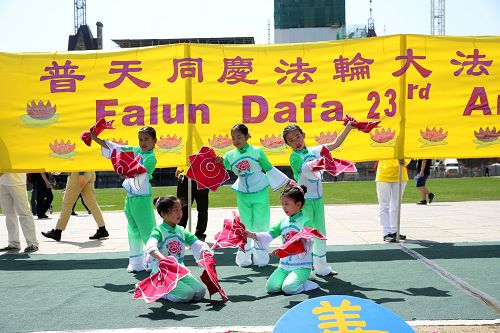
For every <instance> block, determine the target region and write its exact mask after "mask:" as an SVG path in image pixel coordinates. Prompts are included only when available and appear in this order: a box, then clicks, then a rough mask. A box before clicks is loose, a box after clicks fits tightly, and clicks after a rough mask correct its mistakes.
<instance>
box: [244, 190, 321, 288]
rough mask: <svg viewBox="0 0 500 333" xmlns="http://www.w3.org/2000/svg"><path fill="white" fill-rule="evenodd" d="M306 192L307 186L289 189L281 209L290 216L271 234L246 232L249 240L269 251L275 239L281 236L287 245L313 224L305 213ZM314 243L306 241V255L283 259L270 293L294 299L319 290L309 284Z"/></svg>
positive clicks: (270, 278) (280, 222)
mask: <svg viewBox="0 0 500 333" xmlns="http://www.w3.org/2000/svg"><path fill="white" fill-rule="evenodd" d="M306 192H307V188H306V187H305V186H304V185H301V186H290V187H287V188H286V189H285V190H284V191H283V193H282V194H281V198H280V199H281V207H282V208H283V211H284V212H285V214H286V215H287V216H286V217H284V218H282V219H281V220H280V221H279V222H278V223H276V224H275V225H274V226H273V227H272V228H271V230H269V231H268V232H258V233H253V232H250V231H246V233H247V235H248V237H250V238H252V239H255V240H256V241H257V242H258V243H259V244H261V246H263V247H267V246H268V245H269V243H271V241H272V240H273V239H274V238H276V237H278V236H280V235H281V240H282V242H283V244H285V243H286V242H287V240H289V239H290V238H291V237H292V236H293V234H294V232H299V231H300V230H301V229H302V228H303V227H304V226H307V225H308V224H309V219H308V218H307V216H305V215H304V214H303V212H302V206H303V205H304V202H305V199H304V194H305V193H306ZM312 243H313V242H312V241H310V240H306V241H305V249H306V252H304V253H299V254H293V255H290V256H288V257H284V258H281V259H280V262H279V264H278V268H277V269H276V270H275V271H274V272H273V274H271V276H270V277H269V279H268V280H267V283H266V290H267V292H268V293H278V292H281V291H283V292H284V293H285V294H287V295H294V294H299V293H301V292H303V291H308V290H313V289H316V288H318V285H317V284H316V283H315V282H313V281H309V280H308V279H309V276H310V274H311V268H312V265H313V256H312Z"/></svg>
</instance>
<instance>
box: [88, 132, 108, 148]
mask: <svg viewBox="0 0 500 333" xmlns="http://www.w3.org/2000/svg"><path fill="white" fill-rule="evenodd" d="M90 138H91V139H92V140H94V141H95V142H96V143H98V144H99V145H100V146H101V147H103V148H106V149H108V146H107V145H106V143H105V142H104V140H102V139H99V138H98V137H97V135H95V134H90Z"/></svg>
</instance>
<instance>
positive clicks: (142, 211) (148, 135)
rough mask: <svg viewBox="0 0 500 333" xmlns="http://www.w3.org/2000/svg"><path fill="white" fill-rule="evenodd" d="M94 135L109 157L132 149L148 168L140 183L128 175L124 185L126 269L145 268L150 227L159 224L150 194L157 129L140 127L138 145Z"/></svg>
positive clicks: (104, 154) (154, 163)
mask: <svg viewBox="0 0 500 333" xmlns="http://www.w3.org/2000/svg"><path fill="white" fill-rule="evenodd" d="M92 139H93V140H94V141H95V142H97V143H98V144H99V145H101V147H102V149H101V152H102V155H103V156H104V157H106V158H110V156H111V153H112V151H113V150H116V152H117V153H118V152H119V151H132V152H134V155H135V156H137V155H140V156H141V164H142V165H143V166H144V167H145V168H146V169H147V176H145V177H142V178H141V177H139V178H138V179H142V181H141V183H140V186H137V184H135V182H134V180H135V178H129V179H125V180H124V181H123V184H122V186H123V188H124V189H125V191H126V192H127V197H126V198H125V215H126V216H127V221H128V226H127V231H128V243H129V247H130V254H129V264H128V266H127V272H129V273H132V272H139V271H143V270H144V269H145V266H144V252H143V249H144V245H145V244H146V242H147V241H148V239H149V236H150V235H151V231H152V230H153V228H154V227H155V226H156V220H155V215H154V210H153V200H152V197H151V194H152V187H151V182H150V181H151V179H152V178H153V171H154V170H155V167H156V156H155V153H154V147H155V144H156V131H155V129H154V128H152V127H143V128H141V129H140V130H139V147H137V146H120V145H117V144H115V143H113V142H110V141H107V140H101V139H99V138H98V137H97V136H96V135H95V134H92Z"/></svg>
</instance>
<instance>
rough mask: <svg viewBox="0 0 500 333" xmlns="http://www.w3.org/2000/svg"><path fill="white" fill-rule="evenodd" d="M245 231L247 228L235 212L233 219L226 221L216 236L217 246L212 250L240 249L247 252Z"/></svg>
mask: <svg viewBox="0 0 500 333" xmlns="http://www.w3.org/2000/svg"><path fill="white" fill-rule="evenodd" d="M245 230H246V227H245V225H244V224H243V222H241V221H240V217H239V216H238V214H236V212H233V218H232V219H225V220H224V224H223V227H222V230H221V231H219V232H218V233H216V234H215V244H214V245H213V246H212V249H218V248H226V247H238V248H240V249H241V251H243V252H245V244H246V243H247V236H246V234H245Z"/></svg>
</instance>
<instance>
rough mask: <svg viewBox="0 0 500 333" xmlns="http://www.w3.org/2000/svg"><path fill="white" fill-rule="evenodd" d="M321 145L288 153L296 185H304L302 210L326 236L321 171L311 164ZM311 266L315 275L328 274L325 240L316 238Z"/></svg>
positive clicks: (330, 269) (311, 225)
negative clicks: (317, 170)
mask: <svg viewBox="0 0 500 333" xmlns="http://www.w3.org/2000/svg"><path fill="white" fill-rule="evenodd" d="M321 148H323V146H315V147H312V148H307V147H304V148H303V149H301V150H294V151H293V153H292V155H290V166H291V167H292V171H293V176H294V178H295V180H296V181H297V185H305V186H306V187H307V193H306V194H305V199H306V203H305V204H304V207H302V212H303V213H304V214H305V215H306V216H307V217H308V218H309V220H310V225H309V226H310V227H312V228H316V229H318V231H319V232H321V233H322V234H323V235H325V236H326V228H325V206H324V203H323V186H322V184H321V173H319V172H313V171H312V169H311V166H312V164H313V163H314V162H315V160H317V159H318V158H320V157H321V156H320V151H321ZM313 267H314V273H315V274H317V275H321V276H324V275H328V274H330V273H331V272H332V268H331V267H330V265H329V264H328V263H327V261H326V241H325V240H320V239H316V240H315V242H314V250H313Z"/></svg>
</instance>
